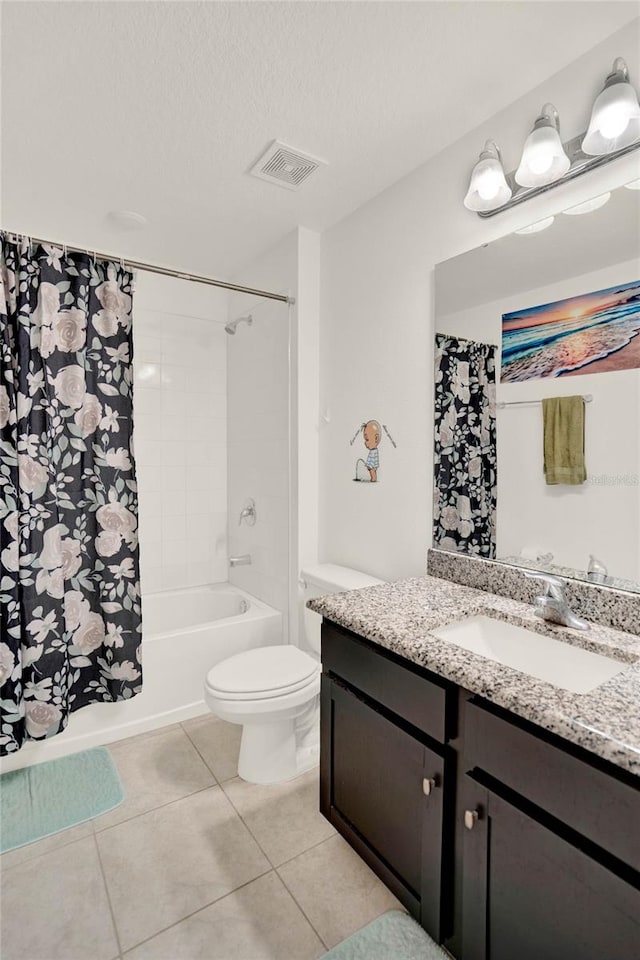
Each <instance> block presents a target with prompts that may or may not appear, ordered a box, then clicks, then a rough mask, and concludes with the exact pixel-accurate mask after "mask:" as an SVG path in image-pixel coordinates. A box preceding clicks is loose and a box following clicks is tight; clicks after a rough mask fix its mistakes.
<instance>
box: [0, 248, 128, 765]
mask: <svg viewBox="0 0 640 960" xmlns="http://www.w3.org/2000/svg"><path fill="white" fill-rule="evenodd" d="M0 248H1V249H0V254H1V256H0V534H1V540H0V685H1V686H0V709H1V726H0V748H1V749H0V753H2V754H3V755H4V754H7V753H11V752H14V751H15V750H18V749H19V748H20V747H21V745H22V744H23V742H24V741H25V740H28V739H33V740H39V739H43V738H45V737H50V736H53V735H55V734H56V733H59V732H60V731H61V730H63V729H64V727H65V726H66V724H67V721H68V718H69V714H70V713H71V712H72V711H74V710H78V709H79V708H80V707H83V706H85V705H86V704H89V703H94V702H97V701H115V700H126V699H128V698H130V697H132V696H134V695H135V694H136V693H138V692H139V691H140V689H141V684H142V674H141V667H140V640H141V610H140V583H139V574H138V538H137V527H138V520H137V512H138V504H137V487H136V476H135V464H134V459H133V451H132V444H131V440H132V425H133V422H132V338H131V282H132V276H131V274H130V273H128V272H127V271H126V270H124V269H122V268H121V266H120V265H118V264H115V263H110V262H105V261H99V260H98V261H95V259H94V258H91V257H89V256H88V255H84V254H74V255H73V256H71V255H67V254H66V252H65V251H64V250H62V249H60V248H58V247H53V246H49V245H42V246H40V245H35V246H33V247H31V245H30V244H29V242H28V241H26V240H16V239H15V238H12V237H10V236H9V235H6V234H2V233H0Z"/></svg>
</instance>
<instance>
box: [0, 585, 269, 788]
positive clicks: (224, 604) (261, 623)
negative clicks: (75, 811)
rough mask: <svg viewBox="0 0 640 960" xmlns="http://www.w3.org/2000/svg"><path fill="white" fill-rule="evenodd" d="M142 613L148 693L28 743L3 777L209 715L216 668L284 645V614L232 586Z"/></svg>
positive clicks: (165, 598) (159, 597) (76, 718)
mask: <svg viewBox="0 0 640 960" xmlns="http://www.w3.org/2000/svg"><path fill="white" fill-rule="evenodd" d="M142 614H143V641H142V642H143V647H142V670H143V684H142V693H140V694H138V696H137V697H134V698H133V699H132V700H123V701H121V702H119V703H94V704H91V705H90V706H87V707H83V708H82V709H81V710H78V712H77V713H73V714H71V717H70V718H69V724H68V726H67V729H66V730H65V731H64V733H61V734H59V735H58V736H56V737H52V738H51V739H50V740H40V741H38V742H34V741H29V742H27V743H26V744H25V745H24V746H23V747H22V749H21V750H19V751H18V753H16V754H15V755H14V756H11V757H4V758H3V759H2V761H0V771H2V772H4V771H6V770H15V769H17V768H18V767H26V766H29V765H30V764H32V763H40V762H41V761H43V760H52V759H53V758H54V757H61V756H64V755H65V754H68V753H75V752H76V751H77V750H84V749H86V748H87V747H94V746H97V745H98V744H101V743H111V742H112V741H114V740H121V739H122V738H123V737H130V736H133V735H134V734H137V733H144V732H145V731H147V730H153V729H154V728H155V727H163V726H165V725H167V724H170V723H177V722H178V721H180V720H188V719H189V718H190V717H195V716H198V715H199V714H201V713H207V708H206V706H205V704H204V700H203V684H204V678H205V675H206V673H207V671H208V670H210V669H211V667H213V666H215V664H216V663H219V662H220V661H221V660H224V659H225V657H230V656H231V655H232V654H234V653H241V652H242V651H243V650H250V649H251V648H252V647H260V646H266V645H268V644H277V643H282V642H283V640H282V614H281V613H280V612H279V611H278V610H274V608H273V607H270V606H268V605H267V604H266V603H262V601H261V600H257V599H256V598H255V597H252V596H251V595H250V594H248V593H244V591H242V590H238V589H237V587H234V586H232V585H231V584H230V583H218V584H213V585H211V586H205V587H191V588H188V589H186V590H173V591H170V592H168V593H155V594H149V595H148V596H146V597H143V601H142Z"/></svg>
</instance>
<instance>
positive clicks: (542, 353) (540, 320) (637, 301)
mask: <svg viewBox="0 0 640 960" xmlns="http://www.w3.org/2000/svg"><path fill="white" fill-rule="evenodd" d="M639 334H640V280H636V281H634V282H633V283H622V284H620V285H619V286H616V287H608V288H607V289H606V290H597V291H596V292H595V293H585V294H581V295H580V296H578V297H569V298H568V299H567V300H556V301H555V302H554V303H545V304H542V305H541V306H537V307H528V308H527V309H525V310H516V311H515V312H514V313H504V314H503V315H502V369H501V375H500V380H501V382H502V383H515V382H518V381H521V380H538V379H540V378H542V377H571V376H576V375H578V374H584V373H612V372H614V371H617V370H632V369H634V368H636V367H640V336H639Z"/></svg>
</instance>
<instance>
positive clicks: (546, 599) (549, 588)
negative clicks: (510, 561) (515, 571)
mask: <svg viewBox="0 0 640 960" xmlns="http://www.w3.org/2000/svg"><path fill="white" fill-rule="evenodd" d="M524 575H525V577H529V579H530V580H540V582H541V583H542V584H544V588H545V589H544V593H542V594H540V596H538V597H536V598H535V600H534V603H535V610H534V613H535V615H536V617H541V618H542V620H546V621H547V622H548V623H559V624H561V626H563V627H572V628H573V629H574V630H588V629H589V624H588V623H587V622H586V620H582V619H581V618H580V617H578V616H576V614H575V613H574V612H573V611H572V610H570V609H569V603H568V601H567V594H566V587H567V584H566V582H565V581H564V580H563V579H562V577H556V576H554V575H553V574H551V573H528V572H527V571H524Z"/></svg>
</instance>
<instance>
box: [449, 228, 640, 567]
mask: <svg viewBox="0 0 640 960" xmlns="http://www.w3.org/2000/svg"><path fill="white" fill-rule="evenodd" d="M522 239H523V240H525V241H526V238H522ZM637 278H638V261H637V260H633V261H629V262H627V263H622V264H617V265H616V266H609V267H607V268H605V269H603V270H598V271H593V272H590V273H588V274H581V275H580V276H574V277H567V278H566V280H564V281H563V282H562V283H554V284H550V285H547V286H545V287H538V288H536V289H533V290H528V291H521V292H520V293H519V294H518V295H517V296H510V297H508V298H506V299H501V300H495V301H493V302H491V303H483V304H478V305H476V306H474V307H472V308H470V309H467V310H463V311H460V312H458V313H454V314H449V315H448V316H445V317H438V318H437V319H436V330H437V331H438V332H439V333H447V334H450V335H452V336H456V337H464V338H466V339H471V340H476V341H480V342H482V343H493V344H495V345H496V346H497V347H498V348H500V346H501V331H502V314H503V313H508V312H511V311H515V310H521V309H524V308H526V307H530V306H534V305H536V304H543V303H551V302H554V301H556V300H562V299H565V298H567V297H573V296H577V295H579V294H582V293H588V292H592V291H596V290H604V289H606V288H607V287H611V286H614V285H617V284H620V283H628V282H631V281H633V280H637ZM575 393H582V394H591V395H592V396H593V402H592V403H591V404H590V405H588V406H587V408H586V421H585V454H586V465H587V483H586V484H583V485H581V486H576V487H567V486H547V485H546V484H545V482H544V475H543V460H542V458H543V452H542V410H541V406H540V404H532V405H531V406H523V407H520V406H518V407H506V408H504V409H500V408H498V411H497V417H498V443H497V448H498V530H497V554H498V557H505V556H512V555H517V554H519V553H520V551H521V550H522V548H525V547H528V548H540V549H541V550H542V551H543V552H545V553H546V552H548V551H551V552H552V553H553V554H554V560H555V562H556V563H558V564H560V565H561V566H569V567H575V568H576V569H579V570H585V569H586V568H587V566H588V563H589V554H591V553H593V554H595V555H596V556H597V557H598V558H599V559H600V560H602V561H604V563H605V564H606V565H607V567H608V569H609V573H611V574H612V575H614V576H617V577H623V578H627V579H630V580H634V579H637V578H638V575H639V574H640V543H639V542H638V538H637V537H635V536H632V535H631V534H630V531H631V530H637V529H638V525H639V524H640V491H639V490H638V486H637V485H636V484H634V483H633V482H632V478H633V477H634V476H635V477H637V476H638V458H639V456H640V419H639V418H638V409H639V406H638V405H639V398H640V370H624V371H619V372H616V373H597V374H596V373H594V374H587V373H584V374H582V375H580V376H578V377H574V376H572V377H561V378H559V379H555V378H553V379H543V380H530V381H526V382H521V383H503V384H498V388H497V399H498V401H507V402H509V401H512V400H518V401H522V400H540V399H541V398H542V397H551V396H568V395H573V394H575Z"/></svg>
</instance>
